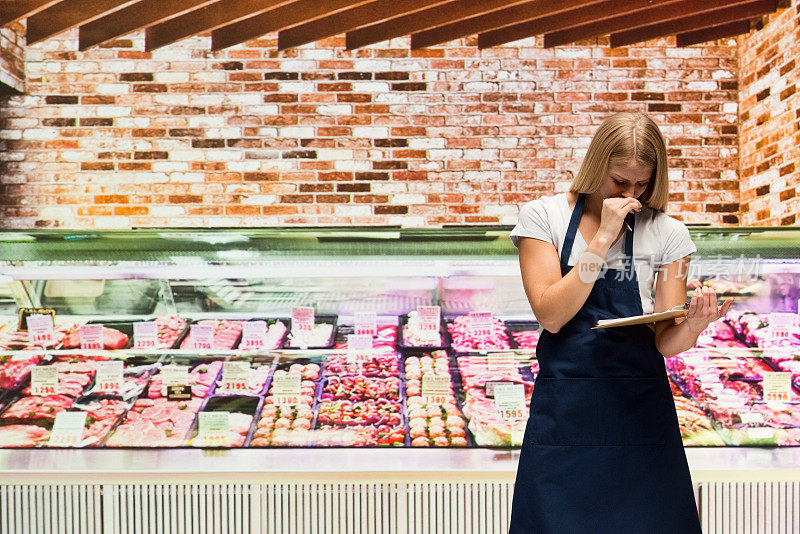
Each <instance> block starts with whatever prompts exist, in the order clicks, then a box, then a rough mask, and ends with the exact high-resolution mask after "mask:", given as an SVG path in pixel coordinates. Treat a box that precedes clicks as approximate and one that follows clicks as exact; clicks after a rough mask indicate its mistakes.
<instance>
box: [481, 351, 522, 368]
mask: <svg viewBox="0 0 800 534" xmlns="http://www.w3.org/2000/svg"><path fill="white" fill-rule="evenodd" d="M488 358H489V362H488V363H489V371H514V370H516V368H517V360H516V359H514V353H513V352H490V353H489V356H488Z"/></svg>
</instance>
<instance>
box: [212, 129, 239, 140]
mask: <svg viewBox="0 0 800 534" xmlns="http://www.w3.org/2000/svg"><path fill="white" fill-rule="evenodd" d="M241 136H242V129H241V128H237V127H228V128H209V129H208V130H206V137H209V138H212V139H213V138H217V139H226V138H231V137H241Z"/></svg>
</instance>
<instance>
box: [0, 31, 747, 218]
mask: <svg viewBox="0 0 800 534" xmlns="http://www.w3.org/2000/svg"><path fill="white" fill-rule="evenodd" d="M475 40H476V39H475V38H474V37H473V38H470V39H468V40H466V41H456V42H453V43H450V44H449V45H448V46H446V47H437V48H434V49H430V50H427V51H421V52H410V51H409V43H408V40H407V39H396V40H393V41H391V42H389V43H384V44H382V45H380V46H377V47H371V48H368V49H363V50H357V51H353V52H346V51H344V39H343V37H337V38H333V39H328V40H326V41H323V42H321V43H318V44H317V45H313V46H306V47H303V48H300V49H297V50H291V51H287V52H281V53H278V52H276V51H275V50H276V37H275V35H271V36H268V37H266V38H264V39H261V40H257V41H251V42H250V43H248V45H247V46H238V47H236V48H232V49H229V50H225V51H222V52H219V53H212V52H209V51H208V50H209V48H210V42H209V41H210V39H209V38H208V37H196V38H192V39H189V40H185V41H181V42H179V43H176V44H175V45H172V46H170V47H167V48H165V49H161V50H157V51H154V52H153V53H145V52H142V50H143V35H142V34H141V33H137V34H134V35H133V36H132V38H131V39H122V40H119V41H117V42H115V43H113V46H112V47H109V48H101V49H94V50H90V51H87V52H85V53H81V52H77V51H76V50H77V32H76V31H72V32H67V33H64V34H61V35H60V36H58V37H57V38H54V39H50V40H48V41H45V42H43V43H40V44H38V45H35V46H32V47H30V48H29V49H28V51H27V60H28V63H27V69H28V80H27V94H26V96H24V97H14V98H11V99H9V100H7V101H5V102H4V103H3V105H2V107H1V108H0V116H2V118H3V121H2V129H0V139H2V146H0V153H2V158H3V164H2V184H3V186H2V195H0V202H2V207H1V208H0V214H2V222H1V223H0V224H2V225H3V226H5V227H73V228H77V227H80V228H88V227H98V228H107V227H123V228H125V227H132V226H238V225H265V226H272V225H289V224H312V225H329V224H397V225H405V226H438V225H441V224H450V223H456V224H482V223H505V224H513V223H515V222H516V218H517V213H518V209H519V206H520V205H522V204H523V203H524V202H526V201H528V200H531V199H533V198H536V197H537V196H540V195H542V194H551V193H553V192H554V191H562V190H564V189H565V188H566V187H568V185H569V182H570V181H571V179H572V176H573V173H574V172H575V171H577V169H578V167H579V164H580V160H581V158H582V156H583V154H584V153H585V150H586V147H587V146H588V143H589V140H590V137H591V134H592V133H593V132H594V130H595V128H596V125H597V124H599V123H600V121H601V120H602V119H603V118H604V117H605V116H607V114H609V113H610V112H613V111H616V110H625V109H637V110H641V111H647V112H650V113H651V114H652V115H653V117H654V118H655V120H656V121H657V122H658V123H659V124H660V125H661V126H662V129H663V131H664V133H665V134H666V136H667V137H668V143H669V153H670V156H671V165H672V169H673V170H672V172H671V175H670V176H671V187H672V191H673V193H672V202H671V204H670V209H669V211H670V213H671V214H673V215H675V216H677V217H679V218H682V219H684V220H685V221H687V222H707V223H711V224H715V225H718V224H737V223H738V222H739V218H738V213H739V184H738V175H737V168H738V142H737V135H738V134H737V118H738V111H737V100H738V73H737V57H736V55H737V47H736V41H735V40H734V39H729V40H724V41H720V42H717V43H711V44H709V45H706V46H695V47H690V48H686V49H678V48H675V47H674V46H672V44H673V43H674V39H667V40H659V41H653V42H650V43H647V44H646V46H634V47H628V48H621V49H613V50H612V49H610V48H609V47H608V46H607V39H601V40H600V45H602V46H597V42H596V41H592V42H587V43H585V44H584V45H583V46H574V47H563V48H558V49H544V48H543V47H542V43H541V39H530V40H526V41H520V42H518V43H515V46H506V47H500V48H495V49H489V50H484V51H479V50H478V49H477V48H476V47H475Z"/></svg>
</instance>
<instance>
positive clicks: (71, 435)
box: [47, 412, 86, 447]
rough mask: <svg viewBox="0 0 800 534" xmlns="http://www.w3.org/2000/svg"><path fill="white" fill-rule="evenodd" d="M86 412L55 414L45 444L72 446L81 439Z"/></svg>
mask: <svg viewBox="0 0 800 534" xmlns="http://www.w3.org/2000/svg"><path fill="white" fill-rule="evenodd" d="M85 424H86V412H61V413H58V414H56V419H55V421H54V422H53V430H52V431H51V432H50V439H49V440H48V441H47V444H48V445H49V446H50V447H74V446H76V445H78V444H79V443H80V442H81V440H82V439H83V427H84V425H85Z"/></svg>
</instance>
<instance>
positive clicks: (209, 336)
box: [189, 324, 214, 350]
mask: <svg viewBox="0 0 800 534" xmlns="http://www.w3.org/2000/svg"><path fill="white" fill-rule="evenodd" d="M189 335H190V336H192V346H193V348H195V349H197V350H212V349H213V347H214V327H213V326H209V325H201V324H193V325H192V326H191V327H190V331H189Z"/></svg>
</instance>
